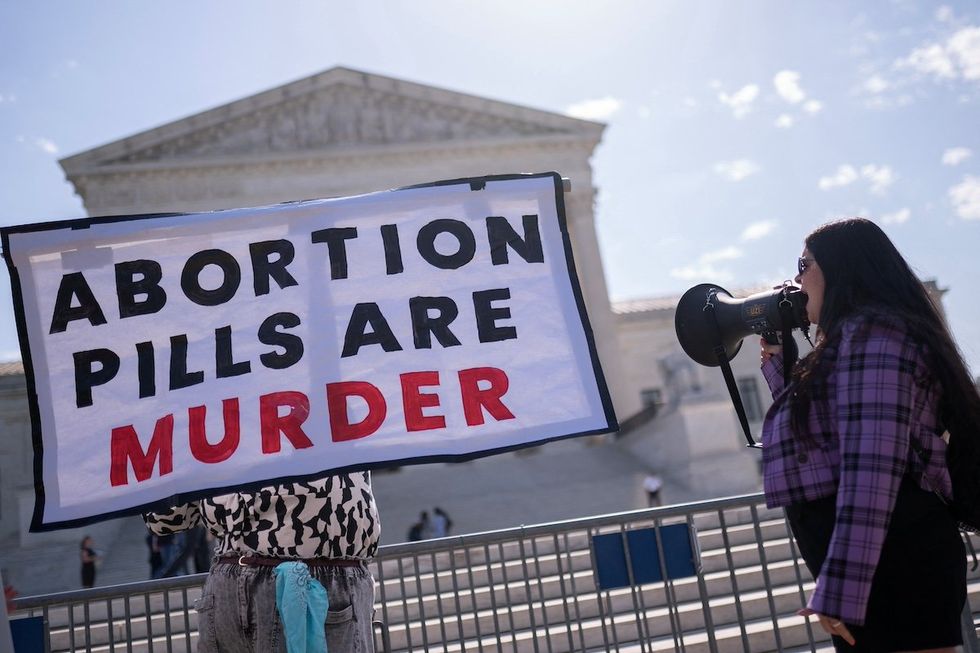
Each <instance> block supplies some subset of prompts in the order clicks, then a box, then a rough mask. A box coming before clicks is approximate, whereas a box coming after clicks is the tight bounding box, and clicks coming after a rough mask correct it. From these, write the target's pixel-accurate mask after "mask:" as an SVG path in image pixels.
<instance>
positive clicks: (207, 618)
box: [144, 472, 381, 653]
mask: <svg viewBox="0 0 980 653" xmlns="http://www.w3.org/2000/svg"><path fill="white" fill-rule="evenodd" d="M144 520H145V522H146V524H147V526H148V528H149V529H150V530H151V531H152V532H153V533H155V534H157V535H166V534H170V533H176V532H179V531H183V530H187V529H191V528H193V527H195V526H196V525H198V524H202V523H203V524H204V526H206V527H207V528H208V530H209V531H211V533H212V534H214V536H215V538H216V543H215V551H214V554H215V558H214V564H213V565H212V566H211V570H210V573H209V575H208V579H207V582H206V583H205V586H204V593H203V594H202V596H201V598H200V600H199V601H198V604H197V609H198V612H199V619H198V631H199V639H198V652H199V653H217V652H218V651H241V652H243V653H244V652H252V653H266V652H277V651H279V652H283V653H285V651H286V650H287V641H288V642H289V650H290V651H292V650H295V649H294V648H293V646H294V643H295V642H297V641H304V642H307V644H309V641H308V640H309V638H311V637H312V638H313V639H319V640H320V643H325V644H326V647H327V648H326V649H322V648H319V649H318V648H312V649H311V650H329V651H355V650H356V651H374V639H373V635H372V625H371V620H372V615H373V609H374V579H373V578H372V576H371V573H370V571H369V570H368V567H367V563H368V561H370V560H371V559H372V558H373V557H374V555H375V553H376V551H377V548H378V540H379V538H380V535H381V524H380V520H379V518H378V512H377V508H376V506H375V502H374V496H373V493H372V490H371V477H370V473H369V472H359V473H353V474H344V475H337V476H326V477H323V478H319V479H315V480H311V481H305V482H296V483H283V484H279V485H270V486H268V487H263V488H261V489H259V490H256V491H254V492H234V493H231V494H225V495H221V496H216V497H213V498H210V499H204V500H201V501H195V502H193V503H188V504H183V505H179V506H175V507H172V508H169V509H165V510H161V511H158V512H150V513H146V514H145V515H144ZM324 590H325V591H324ZM324 627H325V642H323V640H322V638H323V637H324ZM302 650H305V649H302Z"/></svg>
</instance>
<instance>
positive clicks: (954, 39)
mask: <svg viewBox="0 0 980 653" xmlns="http://www.w3.org/2000/svg"><path fill="white" fill-rule="evenodd" d="M895 66H896V67H897V68H911V69H913V70H915V71H917V72H920V73H925V74H927V75H932V76H933V77H935V78H937V79H960V78H962V79H966V80H980V27H974V26H970V27H964V28H962V29H960V30H958V31H956V32H954V33H953V35H952V36H950V37H949V38H948V39H947V40H946V43H943V44H940V43H929V44H926V45H923V46H920V47H918V48H916V49H914V50H912V52H911V53H910V54H909V55H908V56H907V57H904V58H902V59H899V60H897V61H896V62H895Z"/></svg>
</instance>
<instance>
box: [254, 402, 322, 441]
mask: <svg viewBox="0 0 980 653" xmlns="http://www.w3.org/2000/svg"><path fill="white" fill-rule="evenodd" d="M283 406H285V407H287V408H289V412H288V413H286V414H285V415H280V414H279V409H280V408H281V407H283ZM309 416H310V399H309V397H307V396H306V395H305V394H303V393H302V392H295V391H283V392H273V393H272V394H267V395H262V396H261V397H259V420H260V421H261V422H262V453H278V452H279V450H280V449H282V440H281V439H280V438H279V436H280V435H285V436H286V439H287V440H289V441H290V443H292V445H293V447H295V448H296V449H307V448H309V447H312V446H313V442H311V441H310V439H309V438H308V437H307V436H306V433H304V432H303V422H305V421H306V418H307V417H309Z"/></svg>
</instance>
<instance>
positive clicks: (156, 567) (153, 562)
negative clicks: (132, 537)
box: [146, 533, 163, 578]
mask: <svg viewBox="0 0 980 653" xmlns="http://www.w3.org/2000/svg"><path fill="white" fill-rule="evenodd" d="M146 548H147V550H148V551H149V554H150V558H149V561H150V578H160V575H161V573H160V570H161V569H162V568H163V552H162V551H161V550H160V536H158V535H154V534H153V533H147V534H146Z"/></svg>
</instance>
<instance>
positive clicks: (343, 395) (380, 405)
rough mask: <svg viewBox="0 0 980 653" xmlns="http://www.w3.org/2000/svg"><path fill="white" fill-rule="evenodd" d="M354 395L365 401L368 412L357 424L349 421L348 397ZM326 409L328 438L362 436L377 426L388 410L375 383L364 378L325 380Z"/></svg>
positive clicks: (382, 420) (354, 437)
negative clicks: (327, 414) (326, 382)
mask: <svg viewBox="0 0 980 653" xmlns="http://www.w3.org/2000/svg"><path fill="white" fill-rule="evenodd" d="M351 396H357V397H360V398H361V399H363V400H364V401H366V402H367V405H368V414H367V416H366V417H365V418H364V419H362V420H361V421H360V422H358V423H357V424H351V423H350V417H349V416H348V415H347V398H348V397H351ZM327 411H328V412H329V413H330V438H331V439H332V440H333V441H334V442H345V441H347V440H356V439H358V438H364V437H367V436H369V435H371V434H372V433H374V432H375V431H377V430H378V429H379V428H381V424H382V422H384V421H385V415H387V414H388V405H387V404H386V403H385V398H384V396H383V395H382V394H381V391H380V390H378V388H377V387H375V386H374V385H372V384H370V383H368V382H367V381H341V382H339V383H328V384H327Z"/></svg>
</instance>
